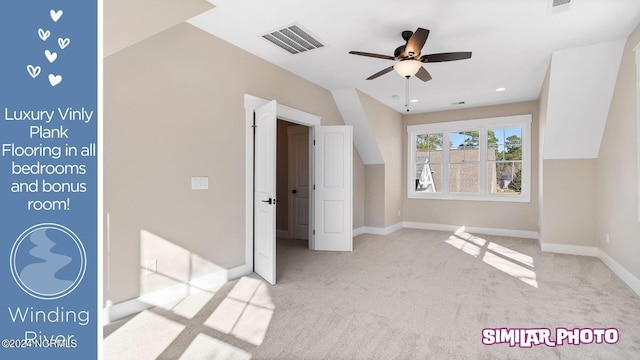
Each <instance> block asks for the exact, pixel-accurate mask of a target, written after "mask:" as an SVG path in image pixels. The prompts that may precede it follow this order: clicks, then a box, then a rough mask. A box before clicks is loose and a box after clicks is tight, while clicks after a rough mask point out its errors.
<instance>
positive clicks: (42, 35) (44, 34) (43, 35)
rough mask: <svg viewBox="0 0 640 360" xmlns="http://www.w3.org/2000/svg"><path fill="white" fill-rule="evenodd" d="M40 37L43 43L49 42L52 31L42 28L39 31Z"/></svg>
mask: <svg viewBox="0 0 640 360" xmlns="http://www.w3.org/2000/svg"><path fill="white" fill-rule="evenodd" d="M38 36H40V39H42V41H47V39H48V38H49V36H51V31H49V30H43V29H42V28H40V29H38Z"/></svg>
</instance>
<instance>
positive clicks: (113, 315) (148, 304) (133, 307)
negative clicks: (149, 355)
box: [103, 265, 252, 325]
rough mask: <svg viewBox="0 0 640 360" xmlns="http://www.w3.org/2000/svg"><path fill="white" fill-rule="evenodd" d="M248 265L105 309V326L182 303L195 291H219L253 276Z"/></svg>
mask: <svg viewBox="0 0 640 360" xmlns="http://www.w3.org/2000/svg"><path fill="white" fill-rule="evenodd" d="M251 272H252V269H251V267H250V266H248V265H241V266H237V267H234V268H231V269H228V270H227V269H224V270H221V271H217V272H215V273H212V274H209V275H206V276H202V277H200V278H197V279H193V280H191V281H189V283H182V284H177V285H173V286H169V287H166V288H164V289H160V290H156V291H154V292H152V293H149V294H145V295H142V296H139V297H137V298H135V299H131V300H127V301H123V302H121V303H117V304H115V305H111V306H107V307H105V308H104V309H103V325H107V324H109V323H111V322H113V321H116V320H120V319H122V318H125V317H127V316H130V315H133V314H137V313H139V312H141V311H143V310H147V309H150V308H152V307H154V306H162V305H166V304H170V303H172V302H177V301H180V300H181V299H184V298H185V297H186V296H188V295H189V294H191V293H192V292H193V290H205V291H217V290H219V289H220V288H221V287H222V285H224V284H225V283H227V282H228V281H230V280H233V279H237V278H239V277H242V276H245V275H248V274H251Z"/></svg>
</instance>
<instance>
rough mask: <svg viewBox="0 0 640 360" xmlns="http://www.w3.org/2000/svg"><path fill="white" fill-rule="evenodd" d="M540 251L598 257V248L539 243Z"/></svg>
mask: <svg viewBox="0 0 640 360" xmlns="http://www.w3.org/2000/svg"><path fill="white" fill-rule="evenodd" d="M539 243H540V250H542V251H543V252H551V253H558V254H568V255H580V256H598V248H597V247H593V246H581V245H565V244H548V243H545V242H542V241H540V242H539Z"/></svg>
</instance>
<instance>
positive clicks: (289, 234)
mask: <svg viewBox="0 0 640 360" xmlns="http://www.w3.org/2000/svg"><path fill="white" fill-rule="evenodd" d="M309 133H310V129H309V127H308V126H304V125H299V124H296V123H292V122H289V121H285V120H280V119H278V121H277V136H276V144H277V146H276V159H277V160H276V198H277V199H278V200H279V202H278V206H277V208H276V236H277V237H278V238H279V239H296V240H299V241H304V244H305V246H306V247H309V244H308V241H309V225H310V215H311V212H310V206H311V201H310V199H309V197H310V196H311V191H310V189H309V179H310V174H311V168H310V159H309V155H310V152H309Z"/></svg>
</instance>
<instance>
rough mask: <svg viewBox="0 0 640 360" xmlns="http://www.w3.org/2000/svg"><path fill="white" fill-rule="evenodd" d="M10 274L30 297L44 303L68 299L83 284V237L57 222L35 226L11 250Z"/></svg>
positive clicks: (19, 238) (85, 265)
mask: <svg viewBox="0 0 640 360" xmlns="http://www.w3.org/2000/svg"><path fill="white" fill-rule="evenodd" d="M10 267H11V275H12V276H13V280H14V281H15V282H16V284H18V286H19V287H20V288H21V289H22V290H23V291H24V292H25V293H27V294H29V295H31V296H33V297H35V298H38V299H42V300H54V299H59V298H61V297H64V296H67V295H68V294H70V293H71V292H72V291H73V290H75V289H76V287H78V285H79V284H80V283H81V282H82V278H83V277H84V274H85V271H86V268H87V254H86V252H85V250H84V246H83V245H82V242H81V241H80V238H78V236H77V235H76V234H75V233H74V232H73V231H71V230H69V229H68V228H67V227H65V226H62V225H60V224H55V223H43V224H38V225H34V226H32V227H30V228H28V229H27V230H25V231H24V232H22V234H20V236H19V237H18V239H16V241H15V243H14V244H13V247H12V248H11V257H10Z"/></svg>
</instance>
